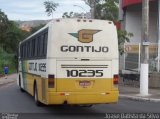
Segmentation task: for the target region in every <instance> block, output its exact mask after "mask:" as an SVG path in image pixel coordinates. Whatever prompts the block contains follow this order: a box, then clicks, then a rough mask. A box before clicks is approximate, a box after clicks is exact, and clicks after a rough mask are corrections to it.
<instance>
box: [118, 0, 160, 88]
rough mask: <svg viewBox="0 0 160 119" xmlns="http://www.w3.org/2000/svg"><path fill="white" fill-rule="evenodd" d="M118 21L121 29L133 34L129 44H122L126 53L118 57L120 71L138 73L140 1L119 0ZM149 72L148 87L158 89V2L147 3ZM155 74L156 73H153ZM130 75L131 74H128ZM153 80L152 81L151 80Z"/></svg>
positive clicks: (159, 60) (159, 1)
mask: <svg viewBox="0 0 160 119" xmlns="http://www.w3.org/2000/svg"><path fill="white" fill-rule="evenodd" d="M119 1H120V10H119V19H120V21H121V26H122V29H124V30H126V31H127V32H130V33H133V35H134V36H133V37H131V38H130V43H128V44H127V45H126V44H124V48H125V50H126V52H125V53H124V56H123V57H120V68H121V70H122V71H123V70H125V71H127V70H130V71H132V73H134V71H137V72H139V71H140V46H141V44H140V43H141V29H142V0H119ZM149 7H150V9H149V38H148V41H149V42H150V46H149V72H150V80H149V82H150V83H149V85H150V87H160V78H159V77H160V73H157V72H159V69H160V50H159V49H160V47H159V46H160V45H158V44H160V0H150V3H149ZM155 72H156V73H155ZM129 73H131V72H129ZM152 79H154V80H152Z"/></svg>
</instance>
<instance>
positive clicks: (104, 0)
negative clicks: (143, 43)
mask: <svg viewBox="0 0 160 119" xmlns="http://www.w3.org/2000/svg"><path fill="white" fill-rule="evenodd" d="M83 1H85V3H86V4H87V5H89V6H90V7H91V4H92V2H91V1H92V0H83ZM118 4H119V0H95V3H94V5H95V6H94V8H95V12H94V13H95V14H94V15H95V18H96V19H103V20H111V21H113V22H114V23H116V22H119V21H118V13H119V12H118V10H119V8H118ZM117 33H118V43H119V52H120V54H121V55H122V54H123V52H124V48H123V44H124V43H125V42H129V39H130V37H132V36H133V34H132V33H128V32H127V31H125V30H120V29H118V30H117Z"/></svg>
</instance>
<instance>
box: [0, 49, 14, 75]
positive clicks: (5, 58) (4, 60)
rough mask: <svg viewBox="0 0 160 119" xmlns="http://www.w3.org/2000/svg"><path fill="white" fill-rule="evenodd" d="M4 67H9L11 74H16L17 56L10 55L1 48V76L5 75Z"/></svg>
mask: <svg viewBox="0 0 160 119" xmlns="http://www.w3.org/2000/svg"><path fill="white" fill-rule="evenodd" d="M4 66H8V67H9V73H15V72H16V68H17V67H16V66H17V60H16V59H15V54H8V53H7V52H5V51H4V50H3V49H2V48H0V74H4V72H3V68H4Z"/></svg>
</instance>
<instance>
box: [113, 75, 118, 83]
mask: <svg viewBox="0 0 160 119" xmlns="http://www.w3.org/2000/svg"><path fill="white" fill-rule="evenodd" d="M118 81H119V76H118V75H114V77H113V84H115V85H116V84H118Z"/></svg>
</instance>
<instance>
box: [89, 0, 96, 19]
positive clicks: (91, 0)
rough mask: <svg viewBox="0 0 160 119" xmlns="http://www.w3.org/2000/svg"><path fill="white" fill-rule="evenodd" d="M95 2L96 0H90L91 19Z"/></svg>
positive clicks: (93, 14)
mask: <svg viewBox="0 0 160 119" xmlns="http://www.w3.org/2000/svg"><path fill="white" fill-rule="evenodd" d="M95 4H96V1H95V0H90V7H91V18H92V19H94V18H95Z"/></svg>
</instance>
